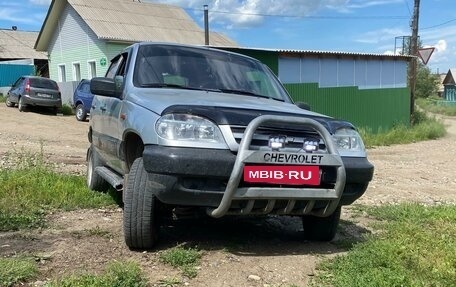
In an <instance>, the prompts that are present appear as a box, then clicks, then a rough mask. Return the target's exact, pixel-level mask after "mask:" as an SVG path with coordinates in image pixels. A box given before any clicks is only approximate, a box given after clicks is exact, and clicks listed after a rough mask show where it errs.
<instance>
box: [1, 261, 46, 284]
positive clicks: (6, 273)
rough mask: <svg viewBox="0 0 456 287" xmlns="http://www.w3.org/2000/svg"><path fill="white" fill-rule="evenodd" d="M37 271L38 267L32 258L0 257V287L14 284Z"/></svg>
mask: <svg viewBox="0 0 456 287" xmlns="http://www.w3.org/2000/svg"><path fill="white" fill-rule="evenodd" d="M37 273H38V267H37V266H36V263H35V262H34V261H33V259H28V258H25V259H24V258H22V259H21V258H0V287H3V286H15V285H18V286H19V284H20V283H22V282H25V281H26V280H28V279H31V278H33V277H34V276H35V275H36V274H37Z"/></svg>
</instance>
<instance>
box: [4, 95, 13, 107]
mask: <svg viewBox="0 0 456 287" xmlns="http://www.w3.org/2000/svg"><path fill="white" fill-rule="evenodd" d="M5 105H6V106H7V107H9V108H12V107H14V103H13V102H12V101H11V100H10V98H9V97H6V101H5Z"/></svg>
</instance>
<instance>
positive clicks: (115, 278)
mask: <svg viewBox="0 0 456 287" xmlns="http://www.w3.org/2000/svg"><path fill="white" fill-rule="evenodd" d="M124 286H125V287H143V286H144V287H146V286H148V283H147V280H146V278H145V276H144V274H143V273H142V271H141V269H140V267H139V266H138V265H137V264H136V263H133V262H117V261H115V262H111V263H110V264H109V265H108V267H107V268H106V271H105V272H104V273H103V274H100V275H94V274H83V275H78V276H76V275H73V276H70V277H67V278H63V279H60V280H54V281H52V282H51V283H49V284H47V285H46V287H124Z"/></svg>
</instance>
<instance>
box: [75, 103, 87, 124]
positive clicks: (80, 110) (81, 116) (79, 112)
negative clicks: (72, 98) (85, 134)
mask: <svg viewBox="0 0 456 287" xmlns="http://www.w3.org/2000/svg"><path fill="white" fill-rule="evenodd" d="M86 118H87V113H86V111H85V109H84V105H82V104H79V105H77V107H76V119H77V120H78V121H80V122H83V121H85V120H86Z"/></svg>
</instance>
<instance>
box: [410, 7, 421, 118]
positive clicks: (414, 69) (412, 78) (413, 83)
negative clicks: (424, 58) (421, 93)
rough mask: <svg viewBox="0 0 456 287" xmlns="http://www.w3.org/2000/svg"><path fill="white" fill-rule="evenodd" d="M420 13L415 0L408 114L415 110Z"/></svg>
mask: <svg viewBox="0 0 456 287" xmlns="http://www.w3.org/2000/svg"><path fill="white" fill-rule="evenodd" d="M419 15H420V0H415V6H414V8H413V19H412V37H411V38H410V46H411V49H410V54H411V55H412V56H414V58H413V59H412V61H411V62H410V69H409V72H410V75H409V84H410V116H411V115H413V112H414V110H415V86H416V73H417V58H416V55H417V54H418V18H419Z"/></svg>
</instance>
